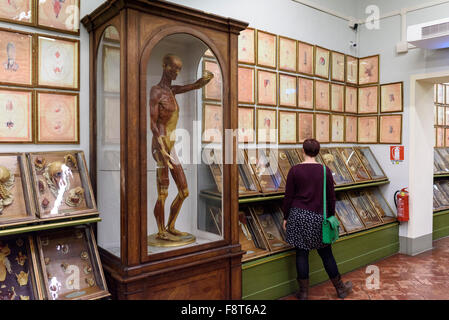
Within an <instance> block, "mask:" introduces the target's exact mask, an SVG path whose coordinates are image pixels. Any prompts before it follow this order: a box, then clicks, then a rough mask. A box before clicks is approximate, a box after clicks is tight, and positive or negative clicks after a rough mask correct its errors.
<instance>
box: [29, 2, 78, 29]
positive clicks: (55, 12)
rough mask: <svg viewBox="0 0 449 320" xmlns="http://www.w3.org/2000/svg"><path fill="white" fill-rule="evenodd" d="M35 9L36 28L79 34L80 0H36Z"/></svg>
mask: <svg viewBox="0 0 449 320" xmlns="http://www.w3.org/2000/svg"><path fill="white" fill-rule="evenodd" d="M38 2H39V3H38ZM35 10H36V26H37V27H38V28H40V29H46V30H50V31H57V32H63V33H68V34H72V35H79V34H80V0H64V1H57V2H55V1H49V0H46V1H36V8H35Z"/></svg>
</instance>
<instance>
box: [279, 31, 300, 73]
mask: <svg viewBox="0 0 449 320" xmlns="http://www.w3.org/2000/svg"><path fill="white" fill-rule="evenodd" d="M279 68H280V69H283V70H287V71H292V72H295V71H296V41H295V40H290V39H284V38H279Z"/></svg>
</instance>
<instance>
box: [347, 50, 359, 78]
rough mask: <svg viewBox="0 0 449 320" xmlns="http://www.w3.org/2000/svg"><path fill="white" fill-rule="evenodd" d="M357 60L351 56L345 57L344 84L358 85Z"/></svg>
mask: <svg viewBox="0 0 449 320" xmlns="http://www.w3.org/2000/svg"><path fill="white" fill-rule="evenodd" d="M358 77H359V59H358V58H356V57H353V56H348V55H347V56H346V83H348V84H353V85H358V84H359V80H358Z"/></svg>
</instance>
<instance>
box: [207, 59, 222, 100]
mask: <svg viewBox="0 0 449 320" xmlns="http://www.w3.org/2000/svg"><path fill="white" fill-rule="evenodd" d="M206 70H207V71H209V72H211V73H212V74H213V75H214V77H213V79H212V80H211V81H210V82H209V83H208V84H207V85H205V86H204V87H203V90H202V91H203V100H210V101H219V102H221V101H222V100H223V84H222V80H221V79H222V76H221V69H220V65H219V64H218V61H217V60H211V59H203V72H204V71H206Z"/></svg>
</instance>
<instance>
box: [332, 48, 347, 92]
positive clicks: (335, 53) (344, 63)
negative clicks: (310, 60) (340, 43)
mask: <svg viewBox="0 0 449 320" xmlns="http://www.w3.org/2000/svg"><path fill="white" fill-rule="evenodd" d="M334 55H342V56H343V80H340V79H337V78H334ZM330 78H331V81H337V82H341V83H343V84H344V83H345V82H346V55H345V54H344V53H341V52H338V51H331V54H330Z"/></svg>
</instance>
